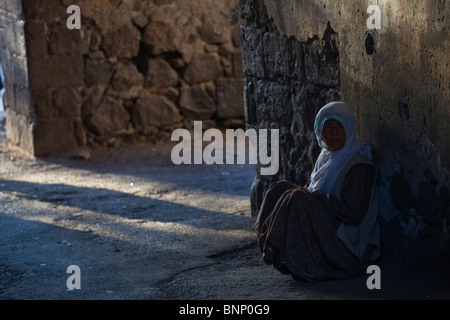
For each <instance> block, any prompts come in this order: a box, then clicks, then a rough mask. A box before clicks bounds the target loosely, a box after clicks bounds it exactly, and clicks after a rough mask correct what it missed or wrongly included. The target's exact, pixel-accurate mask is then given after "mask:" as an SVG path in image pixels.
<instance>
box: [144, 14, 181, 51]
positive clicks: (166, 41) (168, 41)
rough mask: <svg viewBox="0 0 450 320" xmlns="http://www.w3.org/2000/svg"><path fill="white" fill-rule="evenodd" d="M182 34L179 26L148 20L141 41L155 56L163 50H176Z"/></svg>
mask: <svg viewBox="0 0 450 320" xmlns="http://www.w3.org/2000/svg"><path fill="white" fill-rule="evenodd" d="M183 39H184V36H183V34H182V32H181V30H180V29H179V28H176V27H175V26H173V25H172V24H169V23H162V22H156V21H155V22H150V23H149V24H148V25H147V26H146V27H145V31H144V35H143V38H142V42H143V44H144V46H145V48H146V49H147V50H148V52H149V53H150V54H151V55H154V56H157V55H159V54H161V53H163V52H176V51H178V49H179V43H182V42H183Z"/></svg>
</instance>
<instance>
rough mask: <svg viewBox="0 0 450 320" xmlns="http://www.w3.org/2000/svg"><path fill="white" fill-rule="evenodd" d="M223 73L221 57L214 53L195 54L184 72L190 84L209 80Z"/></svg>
mask: <svg viewBox="0 0 450 320" xmlns="http://www.w3.org/2000/svg"><path fill="white" fill-rule="evenodd" d="M221 75H222V69H221V67H220V62H219V59H218V58H217V57H216V56H215V55H213V54H204V55H203V54H202V55H195V56H194V57H193V58H192V61H191V63H190V64H189V65H188V67H187V68H186V71H185V72H184V79H185V80H186V81H187V82H188V83H190V84H197V83H201V82H208V81H211V80H214V79H217V78H218V77H220V76H221Z"/></svg>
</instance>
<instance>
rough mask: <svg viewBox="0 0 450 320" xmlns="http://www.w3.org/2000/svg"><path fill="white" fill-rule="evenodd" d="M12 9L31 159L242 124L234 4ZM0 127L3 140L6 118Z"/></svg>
mask: <svg viewBox="0 0 450 320" xmlns="http://www.w3.org/2000/svg"><path fill="white" fill-rule="evenodd" d="M17 2H19V3H20V1H6V3H7V4H8V5H9V4H13V3H17ZM22 2H23V16H21V17H22V20H21V21H22V25H23V22H25V21H26V23H25V34H24V39H22V41H23V42H24V43H25V44H26V49H27V51H26V55H27V63H24V66H26V67H27V69H28V72H29V78H28V81H29V84H30V85H29V86H30V88H31V90H30V91H31V97H30V101H31V102H30V103H31V108H30V109H31V111H32V114H33V115H32V116H31V117H30V119H31V120H30V121H31V122H32V124H33V126H32V127H33V128H34V129H33V130H34V131H33V132H32V139H31V141H32V143H31V144H32V145H33V147H32V148H28V149H29V151H31V152H32V153H33V154H35V155H38V156H40V155H47V154H50V153H52V152H57V151H62V150H68V149H69V150H70V149H73V148H76V147H79V146H85V145H93V146H98V145H99V146H114V145H116V144H117V143H118V142H120V141H121V140H128V141H135V140H140V139H152V140H155V139H170V134H171V132H172V131H173V130H174V129H175V128H178V127H188V128H192V121H193V120H204V128H207V127H208V126H214V127H220V126H243V125H244V112H243V99H242V98H240V97H242V91H243V83H242V77H243V73H242V67H241V59H240V57H241V51H240V39H239V25H240V19H239V16H238V1H237V0H226V1H220V2H217V1H212V0H205V1H192V0H172V1H171V0H153V1H150V0H148V1H143V0H95V1H92V0H58V1H55V0H23V1H22ZM70 5H77V6H79V8H80V10H81V16H82V19H81V29H80V30H78V29H73V30H69V29H68V28H67V26H66V22H67V19H68V18H69V16H70V15H71V13H67V12H66V10H67V8H68V7H69V6H70ZM18 10H19V9H18ZM13 33H14V34H15V33H16V30H13V29H12V28H10V30H8V34H13ZM22 34H23V32H22ZM5 46H7V47H8V48H9V47H10V45H9V44H6V45H5ZM4 68H5V69H6V70H8V69H10V70H11V69H12V65H11V64H9V63H4ZM5 78H6V81H7V82H9V83H12V82H14V83H16V81H15V80H12V79H8V78H9V77H8V75H5ZM25 83H26V82H25ZM6 95H7V96H9V97H12V96H15V97H16V98H18V97H19V96H22V94H17V92H13V91H11V90H8V89H7V90H6ZM229 97H233V99H230V98H229ZM8 105H9V106H10V109H11V110H13V109H14V108H16V105H17V102H16V103H13V102H10V103H7V106H6V107H7V108H8ZM17 108H19V107H17ZM20 108H21V107H20ZM7 121H8V122H9V123H10V125H9V128H10V129H11V130H9V131H8V136H11V137H13V136H14V135H13V132H14V130H15V128H17V126H16V120H15V117H14V116H10V117H9V116H8V117H7ZM19 131H22V130H19ZM11 142H12V143H14V144H20V143H18V141H17V139H11Z"/></svg>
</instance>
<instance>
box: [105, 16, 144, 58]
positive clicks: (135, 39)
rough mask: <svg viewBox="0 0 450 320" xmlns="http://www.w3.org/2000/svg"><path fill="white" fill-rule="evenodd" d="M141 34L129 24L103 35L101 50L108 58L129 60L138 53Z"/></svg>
mask: <svg viewBox="0 0 450 320" xmlns="http://www.w3.org/2000/svg"><path fill="white" fill-rule="evenodd" d="M140 41H141V33H140V32H139V30H138V29H136V28H135V27H134V26H133V25H132V24H131V23H130V24H127V25H123V26H121V27H119V28H118V29H117V30H113V31H109V32H106V33H105V34H104V40H103V44H102V48H103V50H104V51H105V53H106V56H108V57H116V58H117V59H130V58H133V57H136V56H137V55H138V53H139V47H140Z"/></svg>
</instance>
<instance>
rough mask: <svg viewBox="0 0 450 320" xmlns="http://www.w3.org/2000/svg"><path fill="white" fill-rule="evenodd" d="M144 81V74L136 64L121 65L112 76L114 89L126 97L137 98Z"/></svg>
mask: <svg viewBox="0 0 450 320" xmlns="http://www.w3.org/2000/svg"><path fill="white" fill-rule="evenodd" d="M143 83H144V76H143V75H142V74H141V73H140V72H139V71H138V69H137V67H136V66H135V65H134V64H130V65H122V66H119V67H118V68H117V70H116V72H115V73H114V76H113V78H112V88H113V90H115V91H117V92H120V95H121V97H122V98H124V99H134V98H137V97H138V96H139V92H140V91H141V89H142V84H143Z"/></svg>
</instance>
